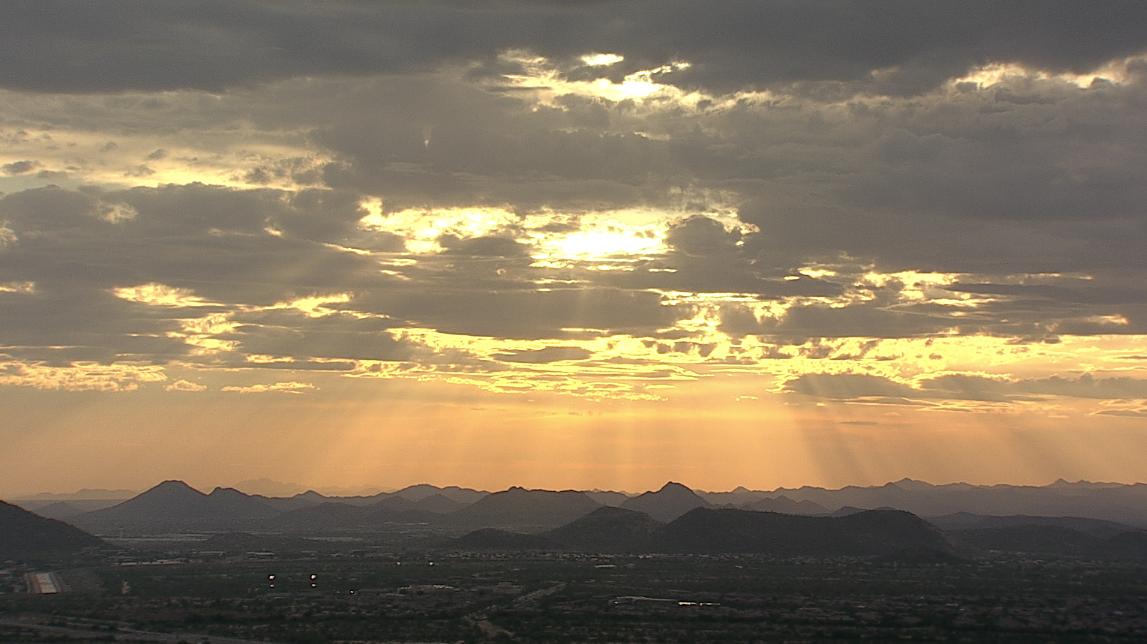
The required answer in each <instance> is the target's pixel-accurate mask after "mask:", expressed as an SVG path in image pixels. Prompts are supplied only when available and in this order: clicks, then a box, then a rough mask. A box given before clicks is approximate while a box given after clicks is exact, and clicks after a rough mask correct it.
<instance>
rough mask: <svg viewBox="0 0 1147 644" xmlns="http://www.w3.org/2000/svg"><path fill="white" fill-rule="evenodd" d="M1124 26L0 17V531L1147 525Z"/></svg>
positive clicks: (836, 16)
mask: <svg viewBox="0 0 1147 644" xmlns="http://www.w3.org/2000/svg"><path fill="white" fill-rule="evenodd" d="M1144 24H1147V3H1144V2H1142V1H1141V0H1111V1H1108V2H1102V3H1097V2H1093V1H1087V0H1070V1H1069V0H1039V1H1035V0H1015V1H1009V2H999V1H997V0H991V1H988V0H969V1H967V2H959V3H954V2H948V1H944V0H879V1H873V0H801V1H799V2H798V1H796V0H736V1H731V0H706V1H701V0H663V1H658V2H653V1H611V0H600V1H592V0H585V1H579V0H553V1H550V2H546V1H544V0H540V1H530V2H525V1H522V2H519V1H515V0H503V1H499V0H454V1H448V0H428V1H421V2H406V1H402V0H396V1H390V2H367V1H365V0H363V1H353V0H276V1H274V2H271V1H263V0H194V1H192V0H165V1H164V2H123V1H109V0H88V1H86V2H73V1H63V0H11V1H8V2H4V3H2V4H0V410H2V412H0V416H2V418H3V421H2V422H0V445H2V446H3V450H2V452H3V454H2V455H0V459H2V461H3V467H0V497H3V496H9V497H13V496H19V495H21V494H30V493H36V492H72V491H75V490H78V489H80V488H110V489H120V488H124V489H134V490H141V489H146V488H147V487H150V486H151V485H154V484H156V483H158V482H160V481H162V480H165V479H173V478H177V479H182V480H185V481H187V482H188V483H190V484H192V485H195V486H198V487H201V488H205V489H210V488H211V487H214V486H216V485H220V486H227V485H233V484H235V483H236V482H239V481H244V480H250V479H258V478H264V477H266V478H269V479H273V480H275V481H282V482H288V483H292V484H299V485H302V486H305V487H315V488H319V489H336V488H340V487H341V488H354V487H355V486H377V487H379V488H389V489H394V488H399V487H402V486H405V485H409V484H413V483H421V482H427V483H434V484H438V485H463V486H469V487H475V488H482V489H489V490H496V489H504V488H506V487H508V486H511V485H523V486H526V487H545V488H550V489H561V488H578V489H592V488H601V489H622V490H631V491H641V490H646V489H656V488H658V487H660V486H661V485H662V484H663V483H664V482H665V481H667V480H676V481H680V482H682V483H685V484H687V485H690V486H692V487H696V488H700V489H706V490H727V489H731V488H733V487H736V486H739V485H743V486H746V487H749V488H753V489H772V488H775V487H777V486H800V485H806V484H807V485H821V486H829V487H839V486H843V485H849V484H856V485H873V484H882V483H884V482H887V481H892V480H897V479H900V478H903V477H906V476H907V477H911V478H914V479H920V480H925V481H930V482H933V483H947V482H955V481H967V482H971V483H980V484H994V483H1014V484H1034V485H1040V484H1047V483H1050V482H1052V481H1054V480H1055V479H1057V478H1066V479H1068V480H1078V479H1087V480H1098V481H1121V482H1137V481H1147V458H1144V456H1147V343H1145V340H1147V252H1144V246H1145V242H1147V31H1145V30H1144V29H1143V25H1144Z"/></svg>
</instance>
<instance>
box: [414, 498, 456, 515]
mask: <svg viewBox="0 0 1147 644" xmlns="http://www.w3.org/2000/svg"><path fill="white" fill-rule="evenodd" d="M467 505H469V504H468V503H459V502H458V501H455V500H454V499H451V498H450V497H448V496H445V495H443V494H431V495H430V496H428V497H426V498H424V499H422V500H420V501H418V502H417V503H415V504H414V509H416V510H425V511H426V512H433V513H435V514H447V513H449V512H454V511H455V510H461V509H462V508H464V507H466V506H467Z"/></svg>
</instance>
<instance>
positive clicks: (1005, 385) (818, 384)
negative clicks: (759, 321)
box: [784, 373, 1147, 402]
mask: <svg viewBox="0 0 1147 644" xmlns="http://www.w3.org/2000/svg"><path fill="white" fill-rule="evenodd" d="M784 390H785V391H786V392H789V393H795V394H802V395H805V396H813V397H817V398H826V399H831V400H862V399H866V398H896V399H902V400H906V401H907V400H915V401H938V400H968V401H981V402H1016V401H1030V400H1037V399H1041V398H1046V397H1048V396H1064V397H1070V398H1084V399H1096V400H1104V401H1117V400H1143V399H1147V379H1142V378H1128V377H1116V378H1095V377H1094V376H1092V375H1090V374H1083V375H1081V376H1078V377H1076V378H1063V377H1061V376H1050V377H1047V378H1014V379H1013V378H1005V377H991V378H989V377H985V376H981V375H973V374H945V375H940V376H934V377H923V378H920V379H918V380H916V381H915V383H913V384H909V383H905V382H898V381H896V380H893V379H892V378H889V377H887V376H879V375H869V374H857V373H806V374H802V375H800V376H797V377H795V378H791V379H789V380H788V381H786V382H785V383H784Z"/></svg>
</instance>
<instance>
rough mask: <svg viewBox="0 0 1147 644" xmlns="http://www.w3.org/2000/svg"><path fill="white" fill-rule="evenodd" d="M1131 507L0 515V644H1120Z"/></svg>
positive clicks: (538, 503) (741, 492)
mask: <svg viewBox="0 0 1147 644" xmlns="http://www.w3.org/2000/svg"><path fill="white" fill-rule="evenodd" d="M1143 487H1144V486H1140V485H1130V486H1116V485H1099V484H1091V483H1086V482H1079V483H1066V482H1063V481H1060V482H1057V483H1055V484H1053V485H1050V486H1045V487H1018V486H992V487H981V486H964V485H958V486H931V485H928V484H926V483H921V482H918V481H908V480H905V481H899V482H896V483H889V484H886V485H884V486H879V487H868V488H861V487H849V488H843V489H839V490H825V489H819V488H801V489H799V490H772V491H752V490H747V489H743V488H739V489H737V490H735V491H733V492H716V493H714V492H705V491H702V490H692V489H690V488H688V487H686V486H684V485H681V484H679V483H672V482H671V483H667V484H666V485H665V486H663V487H662V488H661V489H659V490H656V491H649V492H645V493H641V494H626V493H620V492H609V491H601V490H596V491H592V492H584V491H577V490H562V491H555V490H528V489H523V488H520V487H513V488H509V489H507V490H502V491H497V492H486V491H481V490H468V489H462V488H456V487H455V488H437V487H434V486H429V485H418V486H412V487H409V488H405V489H403V490H399V491H396V492H386V493H378V494H375V495H370V496H356V497H328V496H324V495H321V494H319V493H317V492H313V491H309V492H305V493H300V494H296V495H293V496H290V497H266V496H260V495H251V494H245V493H243V492H240V491H238V490H235V489H230V488H216V489H215V490H212V491H211V492H210V493H207V494H205V493H203V492H201V491H198V490H196V489H194V488H192V487H190V486H188V485H186V484H185V483H183V482H180V481H165V482H163V483H160V484H159V485H157V486H155V487H153V488H151V489H149V490H147V491H145V492H143V493H141V494H138V495H135V496H133V497H131V498H128V499H123V500H119V501H118V502H115V503H112V504H109V505H102V504H94V505H97V506H98V507H94V508H93V509H88V510H86V511H84V510H82V509H81V507H82V506H81V505H79V504H73V503H70V502H68V501H67V500H61V499H32V500H27V501H23V502H22V503H23V504H24V505H26V506H27V507H28V508H29V509H31V510H40V511H42V512H44V513H45V514H46V513H53V512H54V513H59V512H61V511H62V510H64V508H63V507H62V506H63V505H64V504H66V505H67V506H68V509H67V512H69V513H70V514H69V516H68V523H65V522H63V521H62V520H59V519H52V518H47V517H42V516H40V515H38V514H35V513H34V512H32V511H29V509H24V508H21V507H18V506H17V505H12V504H3V505H0V513H2V514H0V560H2V561H4V569H3V570H2V571H0V590H2V591H3V592H2V594H0V641H16V642H33V641H35V642H42V641H65V642H79V641H112V640H113V639H120V640H133V641H170V642H176V641H178V640H185V641H188V642H191V641H193V640H195V639H196V638H199V639H210V640H211V641H213V642H224V643H226V642H229V641H231V640H232V639H234V640H252V641H271V642H284V643H296V642H297V643H299V644H305V643H310V642H344V641H356V642H357V641H377V642H429V641H435V642H438V641H441V642H485V641H507V642H511V641H513V642H575V641H576V642H581V641H584V642H615V641H659V642H695V641H713V642H725V641H730V642H732V641H738V642H739V641H746V642H748V641H789V640H794V641H818V642H821V641H823V642H830V641H831V642H835V641H853V640H880V641H882V640H885V639H911V640H915V641H971V642H994V641H1016V642H1029V641H1030V642H1036V641H1041V642H1042V641H1096V642H1107V641H1137V640H1140V639H1141V638H1143V637H1145V636H1147V617H1145V615H1147V599H1145V593H1144V591H1145V590H1147V587H1145V586H1144V583H1145V582H1144V581H1143V580H1144V579H1145V577H1144V573H1145V572H1147V530H1145V529H1144V526H1145V525H1147V521H1145V520H1144V515H1143V514H1142V512H1143V508H1144V507H1145V506H1144V505H1143V504H1142V503H1141V502H1139V503H1138V504H1137V503H1136V500H1137V499H1142V498H1143V497H1142V496H1140V495H1143V494H1144V490H1143ZM1057 499H1062V502H1060V503H1057ZM105 501H107V500H106V499H105ZM602 501H605V502H602ZM866 506H867V507H866ZM772 508H781V509H785V510H788V512H784V511H778V510H774V509H772ZM992 509H994V510H997V511H1010V512H1013V513H1012V514H989V513H984V512H983V511H985V510H992ZM1081 509H1083V510H1085V512H1080V514H1081V515H1083V516H1080V515H1075V514H1071V512H1073V511H1078V510H1081ZM912 510H915V511H916V512H914V511H912ZM975 510H980V511H981V512H975ZM1115 518H1122V519H1124V520H1125V521H1126V522H1120V521H1116V520H1114V519H1115ZM228 638H231V639H228Z"/></svg>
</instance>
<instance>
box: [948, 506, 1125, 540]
mask: <svg viewBox="0 0 1147 644" xmlns="http://www.w3.org/2000/svg"><path fill="white" fill-rule="evenodd" d="M928 522H929V523H931V524H932V525H934V526H936V527H938V528H940V529H941V530H974V529H979V528H1007V527H1014V526H1025V525H1043V526H1058V527H1061V528H1069V529H1071V530H1076V531H1079V532H1084V533H1087V534H1090V535H1092V536H1096V537H1112V536H1115V535H1117V534H1122V533H1124V532H1133V531H1136V530H1137V528H1135V527H1134V526H1129V525H1126V524H1123V523H1116V522H1114V521H1104V520H1102V519H1088V518H1086V517H1032V516H1028V515H1026V514H1016V515H1012V516H1006V517H994V516H987V515H983V514H971V513H968V512H957V513H955V514H949V515H946V516H942V517H932V518H930V519H928Z"/></svg>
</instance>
